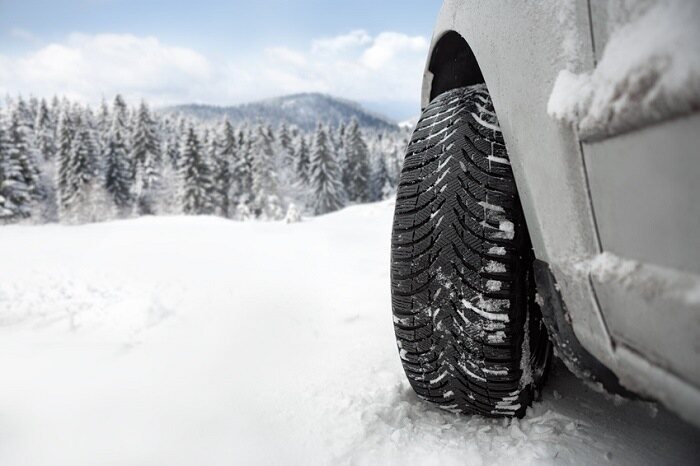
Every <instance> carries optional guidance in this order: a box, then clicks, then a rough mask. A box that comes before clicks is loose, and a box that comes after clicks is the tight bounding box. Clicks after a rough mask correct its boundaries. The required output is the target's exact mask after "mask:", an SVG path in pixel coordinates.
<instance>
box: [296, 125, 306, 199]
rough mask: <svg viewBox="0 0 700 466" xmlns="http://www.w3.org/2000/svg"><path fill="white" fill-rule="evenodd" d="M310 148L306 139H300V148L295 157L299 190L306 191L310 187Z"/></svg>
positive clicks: (302, 137) (302, 136) (301, 137)
mask: <svg viewBox="0 0 700 466" xmlns="http://www.w3.org/2000/svg"><path fill="white" fill-rule="evenodd" d="M309 165H310V155H309V146H308V145H307V144H306V137H304V135H301V136H300V137H299V147H298V148H297V151H296V157H295V174H296V179H297V184H298V186H299V189H301V190H306V189H307V188H308V186H309Z"/></svg>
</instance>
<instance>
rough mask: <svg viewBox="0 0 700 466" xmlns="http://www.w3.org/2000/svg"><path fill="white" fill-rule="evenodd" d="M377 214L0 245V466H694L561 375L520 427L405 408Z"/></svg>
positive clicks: (676, 443) (51, 234)
mask: <svg viewBox="0 0 700 466" xmlns="http://www.w3.org/2000/svg"><path fill="white" fill-rule="evenodd" d="M391 215H392V204H390V203H381V204H373V205H366V206H360V207H352V208H348V209H345V210H344V211H341V212H338V213H335V214H331V215H327V216H324V217H318V218H315V219H313V220H308V221H305V222H303V223H299V224H291V225H287V224H283V223H255V222H247V223H236V222H231V221H227V220H223V219H218V218H209V217H198V218H194V217H191V218H184V217H173V218H141V219H137V220H127V221H117V222H111V223H103V224H94V225H86V226H59V225H48V226H36V227H32V226H10V227H2V228H1V229H0V332H1V334H0V372H1V373H2V374H3V377H2V382H1V383H0V464H2V465H4V466H13V465H23V466H24V465H47V466H48V465H51V466H56V465H58V466H62V465H70V466H77V465H163V466H166V465H167V466H174V465H238V464H329V463H338V464H393V463H402V464H474V465H479V464H507V465H512V464H601V463H602V464H629V465H644V464H650V465H651V464H654V465H656V464H693V463H695V464H697V462H698V460H699V459H700V433H699V432H698V431H695V430H693V429H692V428H690V427H688V426H687V425H686V424H683V423H682V422H681V421H679V420H678V419H677V418H675V417H674V416H672V415H671V414H669V413H668V412H666V411H665V410H664V409H662V408H657V407H656V406H654V405H653V404H651V403H643V402H630V401H621V400H617V401H616V400H614V399H607V398H604V397H602V396H601V395H598V394H596V393H594V392H591V391H590V390H588V389H587V388H586V387H585V386H583V385H582V384H581V383H580V382H578V381H577V380H576V379H575V378H573V377H572V376H571V375H570V374H569V373H567V372H566V370H565V369H563V368H562V367H561V366H558V367H556V368H555V371H554V373H553V374H552V376H551V378H550V381H549V385H548V387H547V389H546V391H545V393H544V396H543V401H542V402H540V403H537V404H536V405H535V406H534V407H533V408H532V409H531V410H530V411H529V413H528V416H527V418H526V419H524V420H519V421H518V420H514V421H499V420H488V419H484V418H479V417H459V416H455V415H452V414H449V413H446V412H442V411H439V410H436V409H434V408H432V407H429V406H427V405H426V404H424V403H423V402H420V401H419V400H417V399H416V397H415V396H414V395H413V393H412V392H411V390H410V389H409V386H408V383H407V382H406V380H405V379H404V375H403V373H402V370H401V367H400V364H399V358H398V355H397V352H396V348H395V345H394V340H393V330H392V325H391V314H390V300H389V285H388V280H389V238H390V228H391Z"/></svg>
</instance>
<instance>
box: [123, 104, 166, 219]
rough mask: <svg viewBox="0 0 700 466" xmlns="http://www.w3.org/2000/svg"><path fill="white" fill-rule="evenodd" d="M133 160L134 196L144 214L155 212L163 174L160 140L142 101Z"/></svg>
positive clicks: (132, 147)
mask: <svg viewBox="0 0 700 466" xmlns="http://www.w3.org/2000/svg"><path fill="white" fill-rule="evenodd" d="M129 158H130V160H131V163H132V164H133V170H134V182H133V185H132V188H133V191H134V192H133V197H134V199H135V201H136V208H137V209H138V212H139V213H140V214H148V215H150V214H153V213H155V205H156V196H157V192H158V188H159V182H160V175H161V153H160V141H159V140H158V136H157V135H156V124H155V121H153V119H152V118H151V115H150V112H149V110H148V106H147V105H146V103H145V102H143V101H142V102H141V105H140V106H139V109H138V111H137V113H136V122H135V124H134V133H133V137H132V146H131V154H130V157H129Z"/></svg>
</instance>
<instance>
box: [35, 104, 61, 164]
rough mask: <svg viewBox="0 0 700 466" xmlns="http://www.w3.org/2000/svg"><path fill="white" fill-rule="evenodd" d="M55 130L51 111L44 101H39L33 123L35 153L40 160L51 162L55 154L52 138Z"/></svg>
mask: <svg viewBox="0 0 700 466" xmlns="http://www.w3.org/2000/svg"><path fill="white" fill-rule="evenodd" d="M55 133H56V128H55V125H54V122H53V119H52V115H51V111H50V110H49V106H48V104H47V103H46V100H44V99H41V102H40V103H39V107H38V108H37V115H36V121H35V122H34V140H35V142H36V148H37V152H38V153H39V157H40V158H41V159H42V160H45V161H48V160H52V159H53V156H54V153H55V152H56V144H55V140H54V136H55Z"/></svg>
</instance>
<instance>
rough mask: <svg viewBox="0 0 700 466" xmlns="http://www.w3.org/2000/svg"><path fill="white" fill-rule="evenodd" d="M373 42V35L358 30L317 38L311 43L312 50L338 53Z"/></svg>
mask: <svg viewBox="0 0 700 466" xmlns="http://www.w3.org/2000/svg"><path fill="white" fill-rule="evenodd" d="M371 43H372V37H371V36H370V35H369V34H367V32H366V31H363V30H356V31H351V32H349V33H348V34H342V35H339V36H335V37H328V38H323V39H316V40H314V41H313V42H312V43H311V50H312V52H314V53H338V52H342V51H345V50H347V49H349V48H353V47H360V46H363V45H368V44H371Z"/></svg>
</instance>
